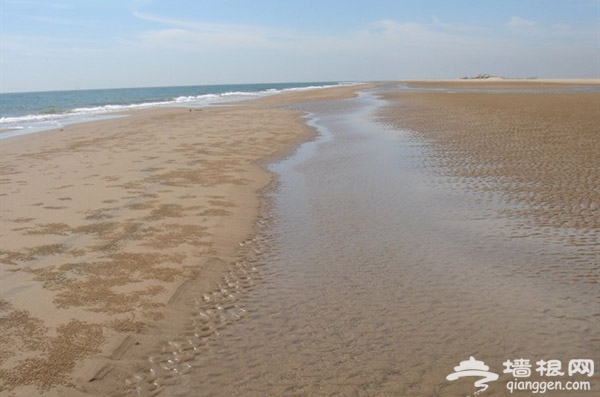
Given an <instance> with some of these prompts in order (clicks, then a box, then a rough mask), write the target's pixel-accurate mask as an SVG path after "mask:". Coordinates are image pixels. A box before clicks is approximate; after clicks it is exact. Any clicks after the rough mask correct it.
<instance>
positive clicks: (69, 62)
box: [0, 0, 600, 92]
mask: <svg viewBox="0 0 600 397" xmlns="http://www.w3.org/2000/svg"><path fill="white" fill-rule="evenodd" d="M0 22H1V24H0V92H18V91H47V90H69V89H90V88H116V87H148V86H171V85H204V84H238V83H261V82H265V83H273V82H307V81H380V80H413V79H448V78H460V77H463V76H475V75H478V74H484V73H485V74H491V75H498V76H503V77H519V78H524V77H538V78H600V0H451V1H450V0H97V1H96V0H0Z"/></svg>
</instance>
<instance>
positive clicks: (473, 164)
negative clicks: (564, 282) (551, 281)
mask: <svg viewBox="0 0 600 397" xmlns="http://www.w3.org/2000/svg"><path fill="white" fill-rule="evenodd" d="M409 86H411V87H419V88H436V89H438V90H440V91H439V92H435V93H430V92H426V93H423V92H420V93H401V92H393V93H389V94H386V95H385V98H386V99H388V100H390V101H391V104H390V106H388V107H386V108H385V109H382V110H381V112H380V115H381V117H382V121H383V122H386V123H390V124H391V125H393V126H394V128H399V129H407V130H410V131H412V132H413V133H414V134H415V137H418V138H419V139H422V140H424V141H426V142H427V145H428V148H429V149H430V150H431V156H429V158H428V159H427V163H428V164H427V165H426V166H428V167H430V168H431V169H436V171H437V172H440V173H441V174H443V175H446V176H449V177H453V178H456V180H460V181H461V182H463V183H464V184H465V186H468V188H469V189H473V190H475V191H476V192H477V193H478V194H480V195H485V194H486V192H488V193H489V194H491V195H493V194H500V195H501V196H502V199H503V200H506V201H507V202H510V203H513V204H514V206H513V207H511V208H509V209H507V210H506V211H505V215H507V216H510V217H513V218H514V219H516V220H517V225H518V226H519V228H517V230H516V231H515V234H516V235H518V234H519V233H521V232H522V231H523V230H527V229H529V228H531V227H533V228H538V229H539V228H546V231H547V232H548V233H554V234H556V238H557V239H559V240H560V239H565V238H566V239H568V241H569V243H570V244H572V245H577V246H582V247H585V246H587V247H588V248H589V258H590V259H592V261H591V262H587V261H584V263H585V265H584V266H583V267H582V268H577V269H570V270H569V272H568V274H566V275H565V277H567V278H568V279H578V280H580V281H583V282H587V283H592V284H596V283H597V282H598V268H597V266H596V265H597V258H598V246H597V244H598V234H597V233H598V228H599V227H600V208H599V206H600V192H599V191H598V189H597V188H596V187H597V186H600V173H599V172H598V166H599V163H598V159H599V158H600V144H599V143H598V142H599V140H598V133H599V130H598V126H600V111H599V110H598V109H600V93H599V92H598V90H599V87H600V85H599V83H598V81H589V80H582V81H578V80H572V81H569V80H565V81H562V80H545V81H544V80H543V81H535V80H533V81H528V80H521V81H520V80H512V81H511V80H509V81H485V80H483V81H453V82H437V83H434V82H411V83H410V84H409ZM569 89H571V90H573V91H571V92H569V91H568V90H569ZM452 90H454V91H452ZM461 90H463V91H461ZM474 90H475V91H477V90H482V91H483V92H474ZM556 90H562V91H556ZM564 90H567V91H566V92H565V91H564ZM594 258H596V260H594ZM594 262H595V265H593V266H589V263H592V264H593V263H594Z"/></svg>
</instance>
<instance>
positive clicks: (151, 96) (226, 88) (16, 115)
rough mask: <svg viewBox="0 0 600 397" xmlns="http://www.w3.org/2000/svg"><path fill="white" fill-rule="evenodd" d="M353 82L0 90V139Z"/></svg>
mask: <svg viewBox="0 0 600 397" xmlns="http://www.w3.org/2000/svg"><path fill="white" fill-rule="evenodd" d="M351 84H353V83H351V82H337V81H333V82H332V81H329V82H303V83H263V84H224V85H193V86H175V87H145V88H116V89H95V90H73V91H46V92H24V93H0V139H6V138H10V137H14V136H18V135H24V134H30V133H34V132H39V131H44V130H49V129H55V128H61V127H63V126H65V125H68V124H73V123H80V122H87V121H94V120H98V119H103V118H110V117H115V113H117V112H124V111H128V110H133V109H145V108H150V107H164V106H190V107H203V106H210V105H214V104H218V103H219V102H225V101H232V100H244V99H251V98H257V97H261V96H266V95H273V94H277V93H280V92H287V91H302V90H312V89H320V88H327V87H332V86H338V85H351Z"/></svg>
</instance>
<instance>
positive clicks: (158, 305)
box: [0, 87, 357, 395]
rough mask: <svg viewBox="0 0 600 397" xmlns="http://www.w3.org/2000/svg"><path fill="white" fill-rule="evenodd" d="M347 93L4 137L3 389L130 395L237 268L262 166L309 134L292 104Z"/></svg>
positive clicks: (148, 113)
mask: <svg viewBox="0 0 600 397" xmlns="http://www.w3.org/2000/svg"><path fill="white" fill-rule="evenodd" d="M356 89H357V88H356V87H345V88H334V89H329V90H317V91H311V92H304V93H301V94H300V93H290V94H282V95H278V96H277V98H266V99H264V100H263V101H262V102H261V104H258V103H257V104H253V105H252V106H249V105H246V104H241V105H240V106H226V107H218V108H202V109H188V108H163V109H158V108H157V109H151V110H144V111H138V112H135V113H133V114H130V115H128V116H126V117H123V118H117V119H111V120H105V121H98V122H92V123H84V124H76V125H71V126H67V127H65V128H63V129H61V130H60V131H58V130H55V131H46V132H40V133H37V134H32V135H27V136H22V137H16V138H11V139H9V140H4V141H2V144H1V145H0V147H1V157H2V164H1V167H2V185H1V193H0V194H1V211H2V222H1V223H0V228H1V229H0V236H1V239H2V245H1V256H0V258H1V268H0V269H1V284H0V295H1V300H0V304H1V317H0V339H2V344H1V345H0V362H1V364H0V392H1V393H2V394H4V393H9V394H10V395H35V394H37V393H43V394H44V395H77V394H80V393H83V394H86V393H98V394H101V395H111V394H115V393H116V392H117V391H118V390H119V388H121V387H124V386H125V382H124V379H126V378H127V377H129V376H131V375H132V374H133V373H134V371H135V362H136V359H140V357H147V356H148V354H149V352H151V351H153V350H154V349H156V346H157V344H158V343H159V342H164V341H166V340H169V339H170V337H171V336H173V335H177V334H178V333H180V332H181V329H182V327H183V326H184V325H185V324H187V322H188V321H189V310H190V309H189V301H190V299H194V298H196V299H198V297H202V296H203V295H205V294H207V293H210V292H212V291H214V290H215V289H216V286H217V284H218V283H219V282H220V281H221V280H222V278H223V275H224V273H225V272H226V271H227V270H228V269H229V268H230V267H231V266H232V265H233V264H234V263H235V262H236V260H238V257H239V255H240V245H243V244H241V243H242V242H243V241H245V240H247V239H249V238H250V237H252V233H253V228H254V222H255V221H256V219H257V210H258V204H259V194H258V192H259V190H260V189H262V188H264V187H265V186H267V185H268V184H269V182H270V180H271V176H270V175H269V173H267V172H266V171H265V170H264V169H263V168H262V167H261V163H262V162H264V161H266V160H268V159H271V158H275V157H277V156H281V155H283V154H284V153H286V152H287V151H289V150H292V149H293V148H294V146H295V144H297V143H298V142H300V141H302V140H305V139H307V138H309V137H311V136H313V134H314V132H313V131H311V129H309V128H307V127H306V126H305V125H304V124H303V122H302V121H301V119H300V117H301V114H300V113H299V112H297V111H289V110H285V106H286V104H287V103H288V102H289V101H293V102H297V101H303V100H314V99H336V98H338V99H339V98H344V97H348V96H352V95H353V92H354V91H355V90H356ZM190 294H191V295H190ZM192 295H193V296H192Z"/></svg>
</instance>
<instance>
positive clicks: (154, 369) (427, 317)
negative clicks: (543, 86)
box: [137, 86, 600, 396]
mask: <svg viewBox="0 0 600 397" xmlns="http://www.w3.org/2000/svg"><path fill="white" fill-rule="evenodd" d="M400 89H401V88H399V87H396V86H388V87H379V88H377V89H373V90H367V91H363V92H362V93H361V95H360V97H359V98H355V99H348V100H345V101H336V102H320V103H312V104H311V103H307V104H304V105H301V106H297V107H295V108H296V109H299V110H302V111H305V112H309V114H310V115H311V116H310V118H309V120H308V122H309V124H310V125H312V126H314V127H315V128H317V129H318V131H319V132H320V136H319V138H318V139H317V140H316V141H314V142H311V143H308V144H304V145H302V146H301V148H300V149H299V150H298V151H297V152H296V154H295V155H294V156H292V157H290V158H288V159H286V160H285V161H282V162H279V163H276V164H274V165H273V166H272V167H271V169H272V170H273V171H275V172H276V174H277V175H278V181H279V184H278V185H277V187H276V189H274V190H272V191H270V192H269V194H268V197H269V201H268V202H269V203H270V204H271V205H270V206H269V207H268V211H266V214H267V215H266V216H265V225H264V227H263V228H261V230H262V232H261V233H259V235H258V237H257V238H256V241H257V242H258V244H259V246H260V249H259V250H258V251H259V252H260V253H259V254H257V255H256V256H254V257H253V258H252V262H253V264H254V266H255V268H256V269H257V270H256V274H257V275H260V283H259V287H257V288H255V289H254V290H253V291H252V293H250V294H246V295H243V296H242V297H240V298H239V300H237V301H236V304H238V305H239V306H240V307H243V308H244V311H245V314H244V316H243V318H241V319H239V320H237V321H233V322H231V323H229V326H228V327H226V328H223V329H222V330H219V332H215V333H214V334H212V335H211V336H210V337H207V338H206V341H205V342H204V344H203V345H202V347H201V349H200V353H199V354H197V355H196V356H195V358H194V359H193V360H190V361H186V363H187V365H189V371H188V372H187V373H186V374H185V375H183V376H181V377H179V379H178V380H177V381H174V382H173V383H174V385H172V386H170V387H169V388H168V389H165V393H167V395H172V396H186V395H191V394H193V395H200V396H220V395H246V396H265V395H273V396H276V395H300V396H312V395H344V396H345V395H384V396H386V395H389V396H396V395H401V396H467V395H473V393H474V392H476V391H477V389H476V388H475V387H474V384H473V383H474V380H472V379H468V378H466V379H461V380H458V381H454V382H451V381H448V380H447V379H446V377H447V376H448V375H449V374H451V373H452V372H454V367H456V366H457V365H458V364H459V362H461V361H465V360H468V359H469V357H470V356H474V357H476V358H477V359H478V360H482V361H484V362H485V364H486V365H488V366H489V367H490V371H492V372H494V373H496V374H499V375H500V377H499V380H498V381H496V382H492V383H490V384H489V389H488V390H487V391H486V392H485V393H484V394H482V395H489V396H505V395H510V394H511V393H510V392H509V391H508V389H507V387H508V385H509V382H511V381H513V380H514V379H515V378H514V377H512V376H511V375H510V374H504V373H503V370H504V368H505V367H504V366H503V363H504V362H505V361H507V360H515V359H520V358H524V359H528V360H530V362H531V363H532V365H533V368H532V375H531V377H530V378H528V380H532V381H538V382H539V381H544V380H546V381H547V380H557V379H556V378H548V377H540V376H539V375H538V373H536V372H535V368H536V364H535V363H536V362H537V361H539V360H542V359H544V360H549V359H556V360H560V361H561V363H562V365H563V369H566V367H567V364H568V362H569V361H570V360H571V359H576V358H586V359H592V360H594V361H595V364H596V367H597V366H598V364H599V363H598V353H599V351H600V349H599V345H598V343H599V339H598V335H599V332H598V331H599V326H600V324H599V320H598V319H599V316H600V311H599V308H598V304H597V302H598V292H599V290H598V284H597V282H595V280H596V279H595V278H594V277H593V275H594V272H597V271H598V260H597V259H598V247H599V245H598V243H599V242H598V234H597V230H595V229H594V226H593V225H590V224H589V223H585V222H583V223H578V224H577V226H576V227H575V228H573V227H566V225H565V226H556V225H539V224H538V222H539V219H538V218H537V217H536V216H535V215H534V214H533V213H531V214H529V213H525V212H513V211H514V210H515V209H523V208H526V207H527V202H523V203H516V202H514V201H513V200H511V199H510V196H506V195H505V194H504V193H505V192H504V190H503V186H504V185H502V184H498V185H494V190H491V189H484V190H482V189H481V188H480V183H481V182H480V181H479V179H478V178H477V177H476V176H474V175H471V176H470V177H469V178H466V177H463V176H461V175H459V174H457V175H455V174H453V173H452V172H456V171H455V170H453V169H452V168H451V167H450V166H449V165H446V164H443V163H441V162H439V161H438V159H439V157H440V156H439V155H436V150H435V149H436V147H437V145H436V144H435V142H434V141H433V140H432V139H427V136H426V135H425V134H426V133H432V132H430V131H435V130H434V129H433V128H431V130H430V127H435V126H436V125H437V124H436V118H437V111H438V110H439V109H438V108H437V107H436V108H435V109H434V110H431V109H429V111H428V112H425V111H424V112H423V113H422V114H421V115H422V119H421V121H422V124H421V125H419V126H418V127H416V126H414V130H408V129H405V128H407V126H405V125H404V124H402V123H404V122H405V120H411V119H412V117H414V113H413V111H416V110H422V109H423V107H425V108H426V109H427V106H428V105H429V102H421V103H419V106H415V108H411V109H410V110H411V112H408V111H405V108H404V106H406V105H405V100H406V101H408V102H409V103H410V100H411V98H413V96H414V95H415V93H410V94H407V95H406V96H405V95H404V94H402V95H401V94H399V93H397V91H398V90H400ZM419 95H420V94H419ZM490 95H500V94H490ZM502 95H504V94H502ZM542 95H545V94H542ZM569 95H570V94H569ZM417 97H418V96H417ZM382 98H389V99H387V100H384V99H382ZM472 98H474V99H477V101H479V100H480V98H478V97H477V95H475V96H473V97H472ZM572 98H573V99H576V98H577V97H576V96H575V97H572ZM434 99H435V97H434ZM520 99H522V101H521V102H520V103H521V104H522V105H523V104H525V103H527V104H528V105H529V106H534V107H535V106H536V104H538V103H541V106H542V107H544V106H545V102H543V101H542V102H538V100H537V97H536V98H533V99H535V100H533V101H532V98H525V97H520ZM432 102H434V101H432ZM434 103H435V102H434ZM457 103H458V104H460V103H462V102H460V101H459V102H457ZM472 104H473V106H474V107H476V105H475V102H472ZM459 109H460V106H459ZM484 109H485V108H484ZM486 110H488V109H486ZM425 114H426V115H425ZM453 114H456V113H455V111H454V110H453ZM440 116H441V117H443V116H444V113H443V112H442V113H441V114H440ZM530 117H531V116H529V115H523V116H522V117H521V118H520V122H522V123H526V124H527V125H530V124H528V123H533V122H534V121H532V120H530ZM591 117H592V120H593V117H595V116H593V115H591ZM427 120H428V121H429V122H430V123H429V124H428V123H427ZM536 121H537V122H539V119H538V120H536ZM463 122H464V123H465V124H464V127H465V130H467V132H468V133H469V134H473V133H474V132H473V131H468V128H469V122H471V120H469V119H464V120H463ZM480 123H481V124H480V127H481V126H485V125H486V124H485V121H480ZM562 126H563V127H570V124H566V125H565V124H562ZM492 127H494V128H497V127H498V126H494V125H492ZM417 128H418V129H417ZM501 131H502V129H499V130H498V129H496V130H495V132H496V134H490V135H491V136H490V137H488V139H494V137H496V138H495V139H496V141H495V142H496V145H502V143H501V141H502V139H503V138H502V137H500V136H499V133H500V132H501ZM567 131H570V130H569V129H567ZM567 133H568V132H567ZM439 146H440V147H443V145H441V144H440V145H439ZM454 151H455V152H456V149H454ZM458 154H459V156H460V153H458ZM491 154H493V153H491ZM552 154H553V153H552ZM492 157H493V156H492ZM480 160H481V158H480ZM457 161H458V160H457ZM525 161H527V159H526V160H525ZM531 161H532V162H533V164H536V163H535V161H536V160H535V158H531ZM469 164H470V163H469ZM589 167H592V168H595V169H596V170H597V167H598V163H597V162H593V163H592V164H591V165H589ZM586 169H587V168H586ZM530 170H531V171H532V172H536V171H535V168H530ZM482 178H486V175H485V174H483V175H482ZM487 179H492V178H491V177H487ZM580 188H581V189H584V190H586V192H587V193H586V194H587V196H586V197H591V200H592V201H593V202H595V203H597V196H595V194H596V193H595V190H594V189H595V185H593V184H586V183H583V186H581V187H580ZM496 189H498V190H496ZM571 215H572V216H574V215H573V214H571ZM574 218H575V219H578V217H577V216H574ZM562 233H567V235H572V238H571V239H564V240H563V239H560V238H556V237H557V236H560V235H563V234H562ZM574 264H577V266H578V267H576V268H573V267H572V266H573V265H574ZM215 310H218V309H215V308H214V306H211V304H210V302H209V303H208V304H207V305H205V306H202V305H199V307H198V312H197V314H196V316H195V317H194V325H193V326H191V327H190V328H189V335H192V336H194V337H196V336H197V335H199V334H200V332H201V330H202V329H203V328H202V327H203V326H206V327H208V328H210V327H211V326H215V325H216V324H218V322H215V321H214V320H211V319H208V318H207V313H208V314H210V313H211V312H214V311H215ZM234 310H235V307H232V308H230V309H223V310H222V315H224V316H232V315H235V311H234ZM187 343H188V341H186V339H185V338H182V339H180V340H178V341H174V345H175V346H176V349H185V346H186V344H187ZM165 354H166V355H170V357H175V358H176V357H177V352H174V353H165ZM185 368H187V366H186V367H185ZM167 369H168V367H165V366H162V367H161V366H160V365H155V364H151V365H149V369H148V372H146V375H144V374H142V375H141V376H140V378H139V382H138V383H137V386H138V387H139V388H140V389H141V390H143V393H142V394H145V393H148V394H150V393H151V392H152V390H150V389H149V388H148V386H147V385H148V384H151V383H152V382H153V381H154V379H156V376H157V374H158V378H159V379H160V378H161V377H164V376H165V375H163V374H165V373H166V372H167ZM560 380H561V381H563V382H567V381H569V380H571V381H572V380H584V381H585V380H588V378H587V377H585V376H573V377H568V376H565V377H561V378H560ZM591 386H592V388H593V389H592V390H596V391H597V390H598V388H599V386H600V385H599V384H598V382H597V381H596V375H595V376H594V378H591ZM590 393H593V392H589V391H588V392H569V395H573V396H586V395H589V394H590ZM513 394H514V395H523V396H524V395H531V392H530V391H524V392H523V391H521V392H518V391H515V393H513ZM549 394H551V393H550V392H549ZM555 394H556V395H562V394H561V393H560V392H557V393H555Z"/></svg>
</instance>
